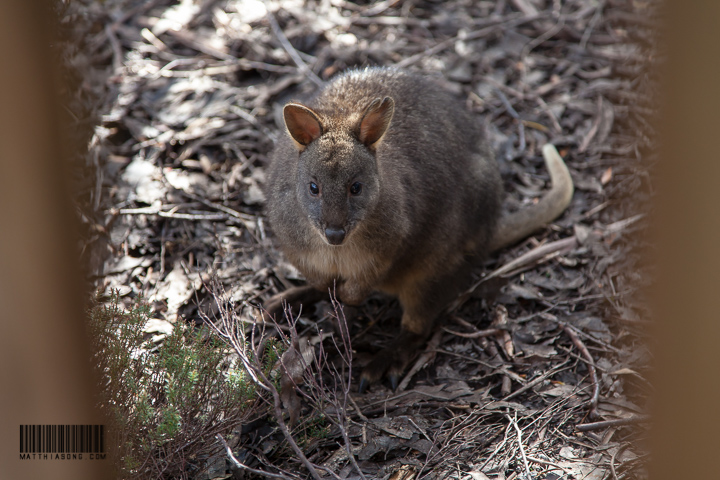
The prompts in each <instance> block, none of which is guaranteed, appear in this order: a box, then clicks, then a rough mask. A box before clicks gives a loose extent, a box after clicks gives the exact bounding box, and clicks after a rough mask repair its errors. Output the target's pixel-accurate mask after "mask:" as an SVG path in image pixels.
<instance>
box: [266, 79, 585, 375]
mask: <svg viewBox="0 0 720 480" xmlns="http://www.w3.org/2000/svg"><path fill="white" fill-rule="evenodd" d="M284 117H285V123H286V128H287V133H288V135H286V136H284V137H283V138H282V139H281V140H280V141H279V142H278V144H277V146H276V149H275V152H274V155H273V159H272V164H271V166H270V170H269V182H268V183H269V185H268V205H267V207H268V217H269V220H270V222H271V225H272V227H273V230H274V232H275V237H276V241H277V243H278V245H279V246H280V248H281V249H282V251H283V252H284V253H285V255H286V256H287V257H288V259H289V260H290V261H291V262H292V263H293V264H294V265H295V266H296V267H297V268H298V269H299V270H300V271H301V272H302V273H303V274H304V275H305V277H306V278H307V281H308V283H309V285H311V286H312V287H314V288H315V289H318V290H320V291H327V288H328V287H331V286H333V285H337V292H338V295H339V297H340V299H341V300H342V301H344V302H346V303H350V304H356V303H359V302H361V301H362V300H363V299H364V298H365V297H366V296H367V295H368V294H369V293H370V292H372V291H374V290H380V291H383V292H386V293H389V294H391V295H395V296H397V297H398V298H399V300H400V303H401V305H402V307H403V311H404V313H403V318H402V334H401V336H400V338H399V339H398V340H397V341H396V342H395V343H394V344H393V345H391V347H390V348H388V349H387V350H385V351H383V352H381V353H380V354H378V356H377V357H376V359H375V360H374V361H373V362H372V363H371V364H370V365H369V366H368V367H367V368H366V369H365V371H364V372H363V383H364V384H366V383H367V382H371V381H375V380H377V379H378V378H380V377H381V376H382V375H383V374H384V373H385V372H386V370H387V371H388V372H389V374H390V377H391V380H392V381H393V384H395V383H396V381H397V376H398V375H399V373H401V372H402V370H403V368H404V366H405V364H406V363H407V361H408V360H409V358H410V357H411V355H412V354H413V352H414V350H415V349H416V348H417V347H419V346H420V345H421V344H422V342H424V340H425V338H427V335H428V334H429V332H430V329H431V327H432V324H433V321H434V319H435V318H436V317H437V316H438V315H439V314H440V313H441V311H442V309H443V308H444V307H445V305H446V304H447V303H448V302H449V301H450V300H451V299H452V298H453V296H454V295H456V294H457V291H458V289H460V288H461V287H462V286H463V284H464V283H465V281H466V279H467V275H468V274H469V271H470V262H469V261H468V260H470V259H478V258H482V257H484V256H485V255H486V254H488V253H489V252H490V250H491V248H498V247H501V246H503V245H504V244H507V243H508V242H512V241H516V240H517V239H518V238H516V236H513V234H512V231H511V232H510V233H508V228H506V227H504V226H503V225H510V227H509V228H510V230H513V229H515V228H517V225H518V224H521V226H522V227H523V228H522V232H523V235H526V234H527V233H524V232H525V231H526V230H527V229H530V231H531V230H534V229H536V228H538V227H539V226H541V225H542V223H545V222H548V221H550V220H552V218H554V217H555V216H557V215H559V213H560V212H562V210H563V209H564V208H565V207H566V205H567V203H568V202H569V196H568V195H567V191H568V183H569V192H570V195H572V182H571V181H570V180H569V175H566V176H563V174H562V172H560V174H558V175H559V176H558V177H557V178H556V175H553V182H555V181H556V180H557V181H558V182H560V183H563V182H564V183H563V185H564V187H563V188H564V192H563V193H562V194H561V195H557V194H556V195H555V197H558V198H559V200H558V198H555V197H553V198H554V200H553V201H552V202H549V203H550V204H548V202H545V204H543V212H544V214H543V215H540V216H539V217H538V212H530V213H528V212H521V213H518V214H515V215H514V216H511V217H509V218H508V219H506V220H507V221H506V222H505V224H502V225H500V226H499V227H498V219H499V218H500V206H501V198H502V187H501V182H500V176H499V173H498V168H497V165H496V162H495V160H494V157H493V155H492V154H491V152H490V151H489V149H488V147H487V145H486V142H485V140H484V136H483V130H482V128H480V126H479V125H478V123H477V121H476V120H475V118H474V117H473V116H472V115H471V114H470V113H469V112H467V111H466V110H465V109H464V108H463V107H462V105H460V104H459V102H458V101H457V100H456V99H455V98H453V97H452V96H451V95H450V94H449V93H448V92H445V91H444V90H442V89H440V88H439V87H438V86H436V85H434V84H433V83H432V82H430V81H428V80H426V79H423V78H422V77H418V76H415V75H412V74H409V73H407V72H403V71H400V70H393V69H377V68H373V69H366V70H361V71H352V72H349V73H346V74H344V75H342V76H340V77H338V78H336V79H335V80H334V81H333V82H331V83H330V84H329V85H328V86H327V87H326V88H325V89H324V90H323V91H322V92H320V94H319V95H318V96H317V97H316V98H315V99H314V100H312V101H311V102H309V103H308V104H307V105H300V104H297V103H291V104H288V105H286V106H285V109H284ZM546 158H547V157H546ZM558 158H559V157H558ZM555 160H557V159H555ZM556 163H557V162H555V164H556ZM560 163H562V161H561V160H560ZM558 168H560V167H558ZM564 168H565V167H564V164H563V165H562V168H560V170H562V169H564ZM556 170H557V169H556ZM558 171H559V170H558ZM564 173H565V174H567V170H566V169H565V170H564ZM560 177H562V178H560ZM561 180H562V181H561ZM358 184H359V185H360V187H359V188H360V191H359V193H357V189H358ZM554 190H555V189H554ZM563 202H564V204H563ZM534 217H538V218H541V223H539V222H537V221H533V220H532V219H533V218H534ZM549 217H552V218H549ZM513 222H514V223H513ZM497 231H501V232H502V235H503V237H502V238H498V236H497V235H496V232H497ZM310 292H311V291H310V289H308V288H306V287H298V288H295V289H292V290H291V291H288V292H283V293H281V294H279V295H277V296H275V297H273V299H271V300H270V301H269V302H268V303H266V308H268V309H269V310H270V311H278V310H279V308H280V306H281V302H282V301H283V299H287V300H290V301H292V302H293V303H296V304H297V303H303V301H305V302H309V301H315V300H317V299H318V298H319V297H318V296H317V295H316V294H314V293H310Z"/></svg>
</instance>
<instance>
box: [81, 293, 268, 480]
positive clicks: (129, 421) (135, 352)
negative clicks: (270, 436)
mask: <svg viewBox="0 0 720 480" xmlns="http://www.w3.org/2000/svg"><path fill="white" fill-rule="evenodd" d="M149 314H150V309H149V307H148V306H147V305H146V304H145V303H143V302H142V301H138V302H137V303H135V304H134V306H133V307H132V308H131V309H129V310H124V309H122V308H121V307H120V306H119V305H118V297H117V296H113V298H112V300H111V301H110V302H109V303H107V304H96V305H94V306H93V307H92V308H91V310H90V315H89V317H90V326H91V329H92V336H93V340H94V343H95V345H94V346H95V358H96V362H97V367H98V371H99V373H100V377H101V382H102V384H101V398H100V402H101V404H103V406H104V407H105V409H106V411H107V412H109V413H110V415H111V417H112V418H111V419H110V423H111V425H110V426H109V429H108V430H109V438H110V442H108V443H109V444H110V446H111V448H113V449H114V451H112V450H111V451H110V454H111V456H112V457H113V458H114V459H115V461H116V465H117V466H118V468H119V470H120V471H121V475H122V476H123V477H125V478H188V477H191V476H195V475H196V474H197V473H198V472H199V471H200V470H202V469H203V468H204V467H205V466H206V465H205V459H207V458H209V457H211V456H212V455H215V454H218V453H220V452H221V450H222V446H221V445H220V444H219V443H218V442H217V440H216V439H215V435H216V434H223V435H224V434H229V433H230V432H231V431H232V430H233V429H234V428H236V427H237V426H238V425H240V424H241V423H243V422H244V421H247V418H248V417H249V416H252V415H253V414H254V412H253V411H254V409H255V407H257V406H258V402H257V398H258V396H257V393H256V391H255V387H254V385H253V384H252V383H251V381H250V380H249V378H248V376H247V374H246V373H245V371H244V370H243V368H242V365H240V364H239V362H237V361H235V360H231V357H230V356H229V354H228V351H227V349H226V347H225V345H224V344H222V343H221V342H220V341H219V340H217V337H215V336H207V335H204V336H203V335H200V334H197V333H195V332H193V331H191V330H190V329H188V328H186V327H185V325H182V324H181V323H182V322H178V324H176V325H175V326H174V328H173V330H172V332H171V333H170V334H169V335H168V336H167V337H166V338H165V339H164V340H163V341H162V343H161V344H159V345H156V344H154V343H152V342H151V341H150V339H149V335H148V334H146V333H145V332H144V331H143V329H144V327H145V324H146V323H147V320H148V316H149Z"/></svg>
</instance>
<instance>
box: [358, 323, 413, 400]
mask: <svg viewBox="0 0 720 480" xmlns="http://www.w3.org/2000/svg"><path fill="white" fill-rule="evenodd" d="M426 338H427V337H426V336H425V335H417V334H415V333H410V332H407V331H403V332H402V333H401V334H400V336H399V337H398V338H397V339H395V340H394V341H393V342H392V343H390V345H389V346H388V347H386V348H384V349H382V350H380V351H379V352H378V353H376V354H375V357H374V358H373V359H372V361H371V362H370V363H369V364H368V365H367V366H366V367H365V368H364V369H363V372H362V374H361V375H360V385H359V387H358V390H359V391H360V393H363V392H364V391H365V390H366V389H367V387H368V386H369V385H371V384H373V383H376V382H378V381H379V380H380V379H382V378H383V377H387V379H388V380H390V386H391V387H392V389H393V390H396V389H397V387H398V385H399V384H400V377H401V376H402V374H403V372H404V371H405V367H407V365H408V363H410V360H412V359H413V357H414V356H415V354H416V353H417V351H418V347H420V346H421V345H422V344H423V343H425V339H426Z"/></svg>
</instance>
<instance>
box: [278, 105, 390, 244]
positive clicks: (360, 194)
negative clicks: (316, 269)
mask: <svg viewBox="0 0 720 480" xmlns="http://www.w3.org/2000/svg"><path fill="white" fill-rule="evenodd" d="M394 105H395V104H394V102H393V99H392V98H390V97H385V98H382V99H381V98H378V99H375V100H374V101H372V102H371V103H370V104H369V105H368V106H367V107H366V108H365V109H364V110H361V111H359V112H352V111H349V110H350V109H347V111H339V112H338V113H337V114H333V115H321V114H318V113H316V112H315V111H313V110H311V109H310V108H308V107H306V106H304V105H300V104H297V103H289V104H287V105H285V108H284V110H283V116H284V118H285V126H286V128H287V132H288V134H289V135H290V138H291V139H292V140H293V142H294V144H295V147H296V152H297V158H295V159H293V160H291V159H286V160H285V161H286V162H288V164H287V168H288V169H297V182H296V184H295V185H296V194H297V199H298V202H299V204H300V205H301V206H302V208H303V209H304V210H305V213H306V214H307V218H308V219H309V220H310V222H311V224H312V226H313V228H314V229H315V230H316V231H317V232H318V234H319V235H320V236H321V237H322V238H323V239H324V240H325V241H326V242H327V243H328V244H330V245H341V244H342V243H343V242H344V241H345V239H346V238H348V236H349V235H350V234H351V233H352V232H353V230H354V229H355V228H356V227H357V226H358V225H359V224H360V223H361V222H362V220H363V219H364V218H365V217H366V216H367V214H368V213H369V212H372V211H373V209H374V208H375V206H376V205H377V202H378V199H379V197H380V181H379V178H378V167H377V162H376V152H377V149H378V147H379V146H380V143H381V141H382V138H383V136H384V135H385V132H386V131H387V129H388V127H389V126H390V121H391V120H392V116H393V112H394Z"/></svg>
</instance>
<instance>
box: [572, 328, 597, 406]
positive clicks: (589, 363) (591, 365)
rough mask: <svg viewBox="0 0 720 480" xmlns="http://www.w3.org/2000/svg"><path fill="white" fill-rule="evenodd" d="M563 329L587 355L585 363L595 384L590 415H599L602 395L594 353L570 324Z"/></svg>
mask: <svg viewBox="0 0 720 480" xmlns="http://www.w3.org/2000/svg"><path fill="white" fill-rule="evenodd" d="M563 330H564V331H565V333H567V335H568V337H570V340H572V342H573V343H574V344H575V346H576V347H577V348H578V350H580V353H582V355H583V357H585V363H587V367H588V371H589V372H590V381H591V382H592V385H593V394H592V398H591V399H590V412H589V415H590V417H591V418H595V417H596V416H597V404H598V398H599V397H600V384H599V383H598V379H597V371H596V369H595V360H594V359H593V357H592V355H590V352H589V351H588V349H587V347H586V346H585V344H584V343H583V341H582V340H580V337H578V335H577V333H575V331H574V330H573V329H572V328H571V327H570V326H568V325H565V326H563Z"/></svg>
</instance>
